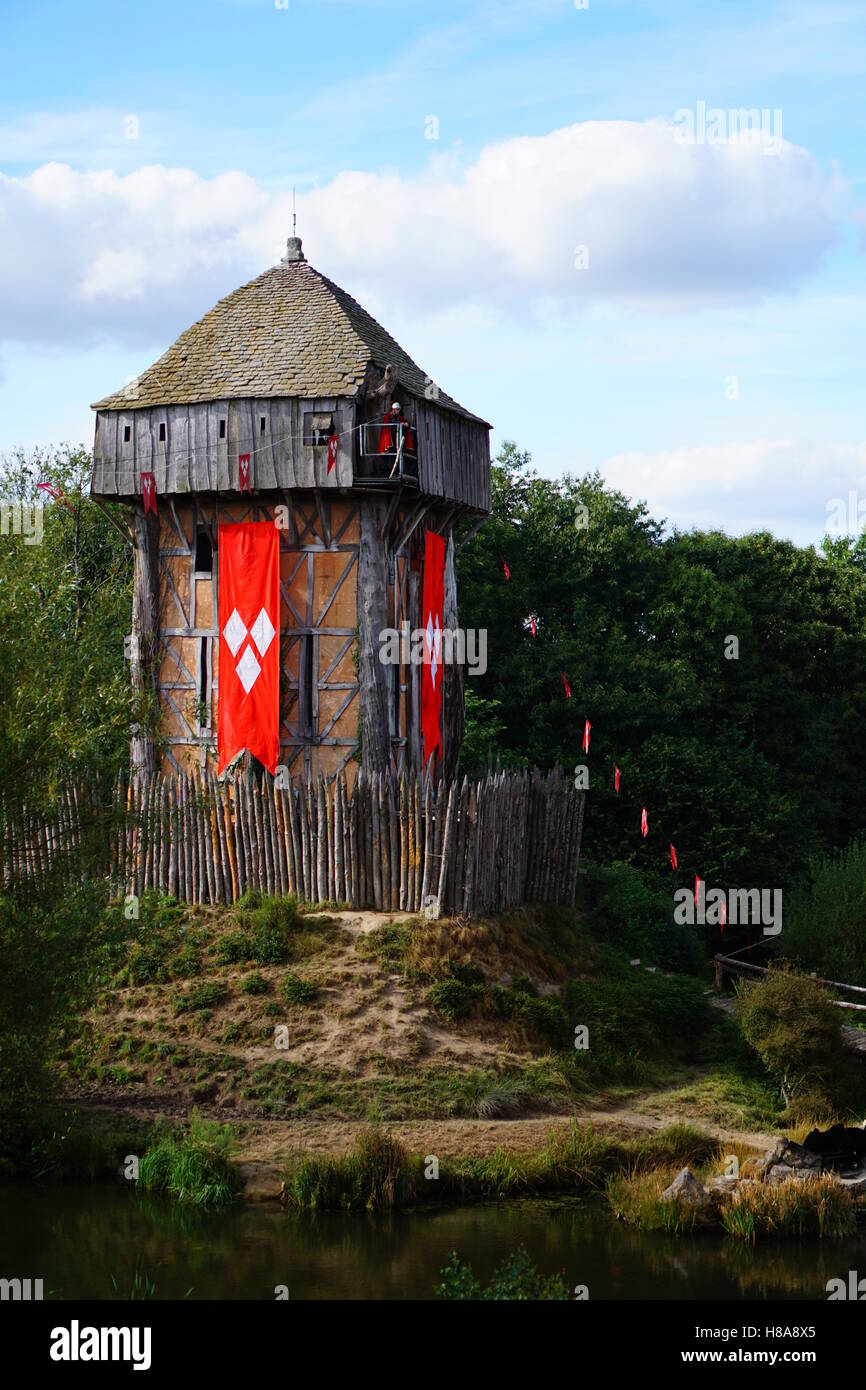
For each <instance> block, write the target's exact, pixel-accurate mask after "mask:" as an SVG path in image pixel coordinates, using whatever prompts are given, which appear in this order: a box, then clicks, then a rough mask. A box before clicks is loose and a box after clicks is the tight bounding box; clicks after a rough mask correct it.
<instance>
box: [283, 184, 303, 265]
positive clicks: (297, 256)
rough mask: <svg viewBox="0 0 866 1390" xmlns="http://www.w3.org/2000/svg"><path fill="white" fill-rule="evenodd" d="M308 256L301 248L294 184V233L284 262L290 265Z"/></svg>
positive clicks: (287, 244)
mask: <svg viewBox="0 0 866 1390" xmlns="http://www.w3.org/2000/svg"><path fill="white" fill-rule="evenodd" d="M303 260H306V257H305V255H304V253H303V251H302V250H301V238H300V237H299V236H298V214H297V209H296V207H295V186H294V184H292V235H291V236H290V237H289V239H288V241H287V242H286V254H285V255H284V256H283V259H282V264H283V265H288V264H289V263H290V262H292V261H303Z"/></svg>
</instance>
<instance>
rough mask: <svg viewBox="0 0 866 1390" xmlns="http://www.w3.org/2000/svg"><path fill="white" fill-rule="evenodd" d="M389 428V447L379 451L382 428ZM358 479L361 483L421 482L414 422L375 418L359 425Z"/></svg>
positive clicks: (356, 472)
mask: <svg viewBox="0 0 866 1390" xmlns="http://www.w3.org/2000/svg"><path fill="white" fill-rule="evenodd" d="M383 430H387V431H388V443H389V445H390V447H389V448H387V449H383V450H381V451H380V448H379V446H380V444H381V442H382V431H383ZM355 478H356V481H358V482H362V483H410V484H413V483H414V484H417V482H418V446H417V443H416V440H415V430H414V428H413V427H412V426H411V425H403V424H396V423H395V424H392V423H391V422H390V421H389V422H388V423H387V424H385V423H383V422H382V421H381V420H375V421H372V422H371V423H368V424H363V425H360V426H359V427H358V460H357V465H356V468H355Z"/></svg>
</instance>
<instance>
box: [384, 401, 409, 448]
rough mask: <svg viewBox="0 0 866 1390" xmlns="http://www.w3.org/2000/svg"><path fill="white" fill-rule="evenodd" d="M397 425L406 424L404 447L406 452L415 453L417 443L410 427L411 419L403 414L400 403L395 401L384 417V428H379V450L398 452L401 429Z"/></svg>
mask: <svg viewBox="0 0 866 1390" xmlns="http://www.w3.org/2000/svg"><path fill="white" fill-rule="evenodd" d="M397 425H404V426H405V434H404V441H403V448H404V449H405V451H406V453H409V454H413V453H414V452H415V445H414V443H413V442H412V431H411V429H410V428H409V421H408V420H407V419H406V417H405V416H404V415H403V413H402V411H401V409H400V404H399V402H398V401H395V402H394V404H393V405H392V406H391V409H390V411H389V412H388V414H387V415H384V416H383V418H382V428H381V429H380V430H379V450H378V452H379V453H380V454H396V452H397V440H398V437H399V431H398V430H397V428H396V426H397Z"/></svg>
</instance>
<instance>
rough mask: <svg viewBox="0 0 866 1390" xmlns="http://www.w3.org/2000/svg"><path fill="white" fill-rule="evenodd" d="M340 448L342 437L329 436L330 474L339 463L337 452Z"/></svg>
mask: <svg viewBox="0 0 866 1390" xmlns="http://www.w3.org/2000/svg"><path fill="white" fill-rule="evenodd" d="M339 447H340V436H339V435H338V434H332V435H329V436H328V472H329V473H330V471H331V469H332V468H333V467H334V464H335V463H336V462H337V450H338V448H339Z"/></svg>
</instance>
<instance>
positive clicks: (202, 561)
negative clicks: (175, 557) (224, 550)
mask: <svg viewBox="0 0 866 1390" xmlns="http://www.w3.org/2000/svg"><path fill="white" fill-rule="evenodd" d="M195 569H196V574H213V546H212V545H211V541H210V536H209V535H208V533H207V528H206V527H205V526H198V527H196V533H195Z"/></svg>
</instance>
